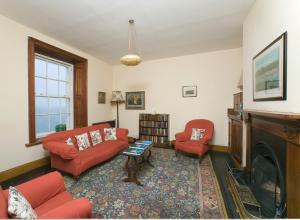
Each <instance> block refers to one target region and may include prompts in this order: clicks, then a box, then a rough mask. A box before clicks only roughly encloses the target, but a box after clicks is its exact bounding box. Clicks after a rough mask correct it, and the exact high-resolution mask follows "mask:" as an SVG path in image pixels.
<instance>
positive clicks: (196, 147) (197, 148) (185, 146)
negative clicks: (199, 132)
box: [175, 141, 208, 155]
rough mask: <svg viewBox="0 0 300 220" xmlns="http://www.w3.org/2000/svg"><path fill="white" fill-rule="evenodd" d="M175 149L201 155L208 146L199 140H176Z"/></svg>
mask: <svg viewBox="0 0 300 220" xmlns="http://www.w3.org/2000/svg"><path fill="white" fill-rule="evenodd" d="M175 149H176V150H181V151H184V152H187V153H192V154H197V155H202V154H204V153H205V152H206V151H207V150H208V146H207V145H205V144H203V143H201V142H200V141H185V142H176V145H175Z"/></svg>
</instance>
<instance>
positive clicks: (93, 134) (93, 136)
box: [90, 130, 102, 146]
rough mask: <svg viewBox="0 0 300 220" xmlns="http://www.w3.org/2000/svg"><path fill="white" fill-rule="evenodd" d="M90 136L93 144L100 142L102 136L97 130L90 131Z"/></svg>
mask: <svg viewBox="0 0 300 220" xmlns="http://www.w3.org/2000/svg"><path fill="white" fill-rule="evenodd" d="M90 136H91V140H92V144H93V146H95V145H97V144H100V143H101V142H102V137H101V134H100V131H99V130H95V131H90Z"/></svg>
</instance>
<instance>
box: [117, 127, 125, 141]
mask: <svg viewBox="0 0 300 220" xmlns="http://www.w3.org/2000/svg"><path fill="white" fill-rule="evenodd" d="M116 132H117V140H121V141H125V142H126V143H127V144H128V129H126V128H117V129H116Z"/></svg>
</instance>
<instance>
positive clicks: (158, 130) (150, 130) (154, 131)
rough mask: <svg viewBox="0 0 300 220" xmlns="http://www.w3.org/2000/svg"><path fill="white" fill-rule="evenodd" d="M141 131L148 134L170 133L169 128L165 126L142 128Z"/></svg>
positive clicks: (165, 134)
mask: <svg viewBox="0 0 300 220" xmlns="http://www.w3.org/2000/svg"><path fill="white" fill-rule="evenodd" d="M140 133H142V134H146V135H164V136H167V135H168V129H164V128H140Z"/></svg>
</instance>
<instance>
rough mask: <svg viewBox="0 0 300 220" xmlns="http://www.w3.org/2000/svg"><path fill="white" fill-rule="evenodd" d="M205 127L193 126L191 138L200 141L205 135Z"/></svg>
mask: <svg viewBox="0 0 300 220" xmlns="http://www.w3.org/2000/svg"><path fill="white" fill-rule="evenodd" d="M204 134H205V129H201V128H192V135H191V140H194V141H199V140H200V139H202V138H203V137H204Z"/></svg>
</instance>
